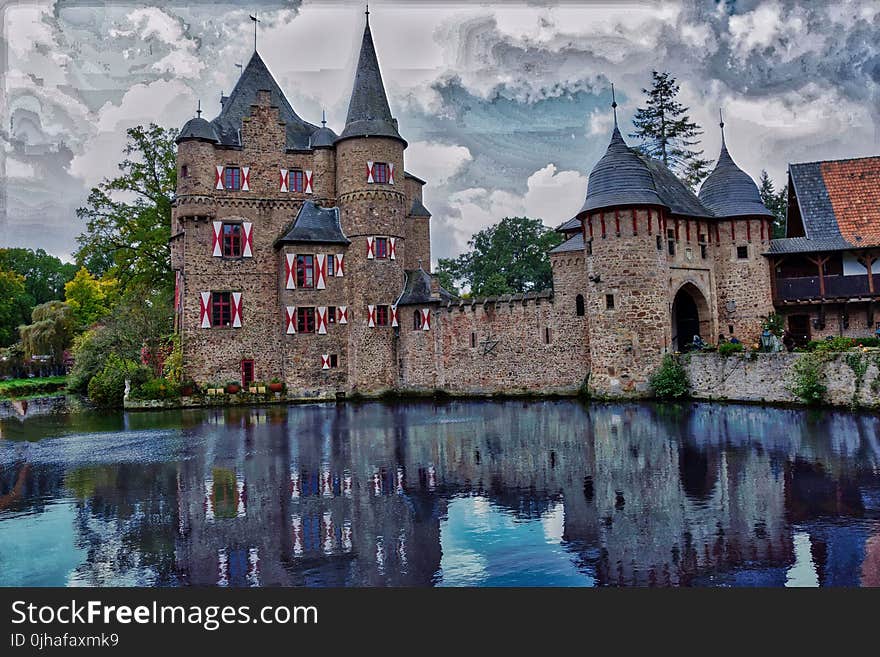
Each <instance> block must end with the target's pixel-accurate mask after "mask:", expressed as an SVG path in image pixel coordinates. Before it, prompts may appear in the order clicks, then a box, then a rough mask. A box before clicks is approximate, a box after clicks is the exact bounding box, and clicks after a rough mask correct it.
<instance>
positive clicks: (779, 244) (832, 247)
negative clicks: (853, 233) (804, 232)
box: [767, 235, 852, 255]
mask: <svg viewBox="0 0 880 657" xmlns="http://www.w3.org/2000/svg"><path fill="white" fill-rule="evenodd" d="M850 248H852V246H851V245H850V244H849V242H847V241H846V240H845V239H843V238H842V237H840V236H839V235H838V236H837V237H820V238H818V239H815V240H811V239H809V238H807V237H783V238H780V239H775V240H770V250H769V251H767V255H785V254H787V253H815V252H819V251H843V250H846V249H850Z"/></svg>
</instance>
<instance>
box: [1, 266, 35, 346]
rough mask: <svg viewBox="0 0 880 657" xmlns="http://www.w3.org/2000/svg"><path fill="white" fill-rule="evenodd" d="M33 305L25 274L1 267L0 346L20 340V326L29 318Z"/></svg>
mask: <svg viewBox="0 0 880 657" xmlns="http://www.w3.org/2000/svg"><path fill="white" fill-rule="evenodd" d="M33 305H34V300H33V297H31V295H29V294H28V293H27V290H26V289H25V280H24V276H22V275H21V274H17V273H15V272H14V271H6V270H4V269H0V347H8V346H9V345H11V344H12V343H13V342H16V341H17V340H18V326H19V325H20V324H23V323H24V322H26V321H27V320H28V315H29V313H30V311H31V308H32V307H33Z"/></svg>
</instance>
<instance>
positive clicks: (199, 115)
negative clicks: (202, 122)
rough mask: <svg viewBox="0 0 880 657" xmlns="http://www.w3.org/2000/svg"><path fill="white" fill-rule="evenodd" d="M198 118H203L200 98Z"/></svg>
mask: <svg viewBox="0 0 880 657" xmlns="http://www.w3.org/2000/svg"><path fill="white" fill-rule="evenodd" d="M196 116H197V117H199V118H202V99H201V98H199V106H198V108H197V109H196Z"/></svg>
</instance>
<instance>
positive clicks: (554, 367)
mask: <svg viewBox="0 0 880 657" xmlns="http://www.w3.org/2000/svg"><path fill="white" fill-rule="evenodd" d="M413 311H414V309H413V308H410V307H407V308H406V309H404V310H403V312H402V322H401V327H400V360H399V371H400V376H401V384H400V387H401V389H402V390H404V391H410V392H417V391H422V392H426V391H434V390H443V391H445V392H448V393H451V394H475V395H490V394H502V393H507V394H522V393H541V394H551V393H560V394H573V393H575V392H577V391H578V389H579V388H580V386H581V385H582V384H583V383H584V380H585V378H586V376H587V365H586V363H587V347H586V345H585V343H584V342H583V341H582V340H581V337H582V336H583V334H584V330H585V329H584V327H585V324H586V317H578V316H577V315H576V314H575V308H574V306H573V305H572V306H570V307H568V308H562V307H559V306H558V304H557V303H556V301H555V299H554V298H552V297H550V296H549V295H547V296H537V297H531V298H529V297H526V298H523V297H522V296H521V295H520V296H514V297H512V298H510V297H501V298H499V299H498V300H497V301H494V302H492V301H487V302H478V303H469V302H464V303H461V304H454V305H449V306H446V307H440V308H437V309H434V310H433V311H432V323H431V329H430V330H429V331H422V330H415V329H414V327H413V319H412V313H413ZM548 331H549V333H548ZM548 338H549V341H548Z"/></svg>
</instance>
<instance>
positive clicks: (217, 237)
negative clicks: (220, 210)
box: [211, 221, 223, 258]
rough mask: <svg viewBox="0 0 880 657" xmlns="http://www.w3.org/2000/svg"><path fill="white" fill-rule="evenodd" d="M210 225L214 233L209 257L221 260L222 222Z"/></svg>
mask: <svg viewBox="0 0 880 657" xmlns="http://www.w3.org/2000/svg"><path fill="white" fill-rule="evenodd" d="M212 225H213V230H214V233H213V237H212V240H211V243H212V245H213V247H212V252H211V255H213V256H214V257H215V258H221V257H223V247H222V243H223V222H222V221H215V222H213V224H212Z"/></svg>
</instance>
